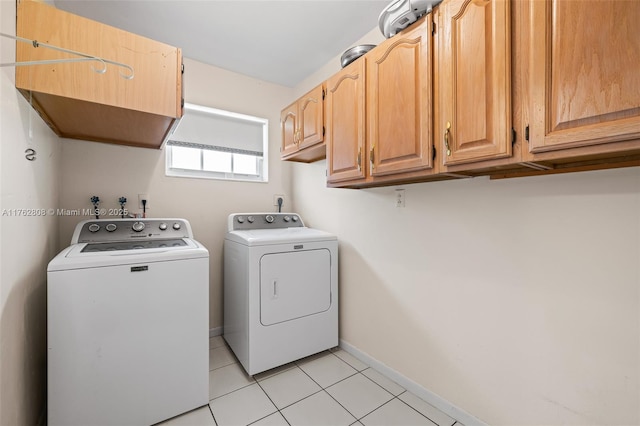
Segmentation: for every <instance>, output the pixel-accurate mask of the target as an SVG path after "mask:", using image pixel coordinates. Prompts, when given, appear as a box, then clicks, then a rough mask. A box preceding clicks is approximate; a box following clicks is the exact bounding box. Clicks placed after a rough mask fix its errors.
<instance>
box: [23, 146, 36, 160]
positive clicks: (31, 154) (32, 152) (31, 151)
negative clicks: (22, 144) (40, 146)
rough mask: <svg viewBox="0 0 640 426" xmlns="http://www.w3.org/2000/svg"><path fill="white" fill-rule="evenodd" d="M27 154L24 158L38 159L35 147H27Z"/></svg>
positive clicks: (25, 151)
mask: <svg viewBox="0 0 640 426" xmlns="http://www.w3.org/2000/svg"><path fill="white" fill-rule="evenodd" d="M24 153H25V156H24V158H26V159H27V160H29V161H35V160H36V150H35V149H31V148H28V149H25V150H24Z"/></svg>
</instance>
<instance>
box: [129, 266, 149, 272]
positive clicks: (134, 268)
mask: <svg viewBox="0 0 640 426" xmlns="http://www.w3.org/2000/svg"><path fill="white" fill-rule="evenodd" d="M148 270H149V267H148V266H147V265H145V266H132V267H131V272H142V271H148Z"/></svg>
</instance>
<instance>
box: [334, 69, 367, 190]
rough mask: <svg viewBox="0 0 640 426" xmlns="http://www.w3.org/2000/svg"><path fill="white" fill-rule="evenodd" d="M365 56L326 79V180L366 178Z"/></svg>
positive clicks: (337, 180)
mask: <svg viewBox="0 0 640 426" xmlns="http://www.w3.org/2000/svg"><path fill="white" fill-rule="evenodd" d="M364 73H365V58H361V59H359V60H357V61H355V62H354V63H352V64H350V65H349V66H348V67H346V68H344V69H343V70H342V71H340V72H339V73H337V74H335V75H334V76H333V77H331V78H330V79H329V80H328V81H327V83H326V84H327V94H326V99H325V102H326V105H325V106H326V117H325V118H326V127H327V131H326V135H325V141H326V144H327V181H328V182H339V181H345V180H354V179H360V178H364V177H365V165H364V163H365V160H364V149H365V146H364V143H365V121H364V120H365V90H364V88H365V74H364Z"/></svg>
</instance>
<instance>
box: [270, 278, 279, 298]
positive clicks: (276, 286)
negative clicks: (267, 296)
mask: <svg viewBox="0 0 640 426" xmlns="http://www.w3.org/2000/svg"><path fill="white" fill-rule="evenodd" d="M271 297H272V298H273V299H277V298H278V281H276V280H273V296H271Z"/></svg>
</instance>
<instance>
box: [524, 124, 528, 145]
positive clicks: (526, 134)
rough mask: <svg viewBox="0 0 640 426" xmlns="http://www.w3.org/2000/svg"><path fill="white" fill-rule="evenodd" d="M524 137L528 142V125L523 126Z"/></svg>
mask: <svg viewBox="0 0 640 426" xmlns="http://www.w3.org/2000/svg"><path fill="white" fill-rule="evenodd" d="M524 139H525V140H526V141H527V142H529V125H527V127H525V128H524Z"/></svg>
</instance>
